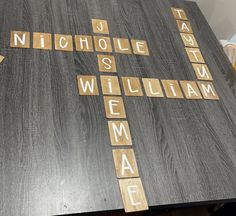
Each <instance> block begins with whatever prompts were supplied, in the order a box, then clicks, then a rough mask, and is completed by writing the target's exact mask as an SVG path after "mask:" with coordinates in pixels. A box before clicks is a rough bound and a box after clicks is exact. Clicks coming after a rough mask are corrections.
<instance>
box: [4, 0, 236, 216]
mask: <svg viewBox="0 0 236 216" xmlns="http://www.w3.org/2000/svg"><path fill="white" fill-rule="evenodd" d="M172 6H174V7H180V8H183V9H184V10H185V12H186V15H187V17H188V19H189V20H190V23H191V26H192V29H193V33H194V36H195V38H196V40H197V43H198V45H199V47H200V49H201V52H202V54H203V57H204V59H205V61H206V63H207V65H208V67H209V70H210V72H211V74H212V77H213V84H214V86H215V88H216V91H217V93H218V95H219V97H220V100H219V101H208V100H187V99H179V100H178V99H167V98H148V97H146V96H143V97H125V96H123V98H124V104H125V108H126V114H127V118H128V121H129V126H130V131H131V134H132V139H133V140H132V143H133V149H134V152H135V156H136V160H137V165H138V167H139V174H140V178H141V179H142V184H143V186H144V190H145V194H146V197H147V200H148V204H149V206H150V207H159V206H163V205H171V206H173V205H183V204H184V205H191V204H192V203H198V202H213V203H218V202H227V201H229V200H232V199H233V200H235V198H236V187H235V185H236V98H235V97H236V74H235V72H234V71H233V68H232V66H231V65H230V63H229V61H228V60H227V58H226V56H225V54H224V52H223V49H222V47H221V45H220V44H219V42H218V41H217V39H216V37H215V36H214V34H213V32H212V30H211V29H210V27H209V25H208V24H207V22H206V20H205V18H204V17H203V15H202V13H201V12H200V10H199V8H198V7H197V5H196V4H195V3H191V2H188V3H184V2H183V1H182V0H148V1H147V0H50V1H48V0H40V1H35V0H0V54H1V55H2V56H4V57H5V59H4V61H3V62H2V63H1V64H0V215H4V216H15V215H19V216H21V215H22V216H32V215H34V216H42V215H60V214H71V213H81V212H92V211H105V210H115V209H122V208H123V204H122V200H121V194H120V191H119V185H118V181H117V179H116V174H115V167H114V163H113V156H112V147H111V144H110V138H109V133H108V125H107V120H106V116H105V109H104V104H103V97H102V95H101V84H100V82H98V88H99V92H100V96H80V95H79V93H78V89H77V80H76V76H77V75H94V76H97V77H98V76H99V75H100V74H99V73H100V72H99V71H98V64H97V57H96V53H93V52H76V51H75V52H63V51H55V49H54V48H53V50H38V49H32V44H33V43H32V40H31V48H30V49H19V48H10V31H13V30H15V31H29V32H31V34H32V33H33V32H45V33H53V34H66V35H76V34H77V35H92V34H93V33H92V32H93V31H92V24H91V19H104V20H107V21H108V26H109V35H110V36H111V37H115V38H128V39H129V40H131V39H137V40H146V41H147V44H148V45H149V54H150V55H149V56H137V55H124V54H120V53H114V56H115V58H116V66H117V75H118V76H130V77H140V78H141V77H142V78H158V79H166V80H196V75H195V72H194V69H193V67H192V65H191V63H190V62H189V59H188V56H187V54H186V52H185V48H184V45H183V41H182V39H181V36H180V34H179V31H178V27H177V24H176V21H175V19H174V17H173V14H172V12H171V7H172ZM31 37H32V35H31ZM52 47H54V46H52ZM122 95H124V92H123V89H122Z"/></svg>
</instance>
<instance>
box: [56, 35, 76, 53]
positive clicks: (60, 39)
mask: <svg viewBox="0 0 236 216" xmlns="http://www.w3.org/2000/svg"><path fill="white" fill-rule="evenodd" d="M54 37H55V50H60V51H73V43H72V36H71V35H63V34H55V35H54Z"/></svg>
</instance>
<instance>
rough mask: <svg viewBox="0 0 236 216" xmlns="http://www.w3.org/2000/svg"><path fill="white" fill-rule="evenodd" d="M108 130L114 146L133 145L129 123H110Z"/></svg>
mask: <svg viewBox="0 0 236 216" xmlns="http://www.w3.org/2000/svg"><path fill="white" fill-rule="evenodd" d="M108 128H109V135H110V141H111V145H112V146H131V145H132V138H131V135H130V129H129V124H128V122H127V121H108Z"/></svg>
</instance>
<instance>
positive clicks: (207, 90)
mask: <svg viewBox="0 0 236 216" xmlns="http://www.w3.org/2000/svg"><path fill="white" fill-rule="evenodd" d="M197 84H198V86H199V88H200V91H201V93H202V95H203V97H204V99H208V100H219V96H218V95H217V93H216V90H215V88H214V86H213V84H212V83H211V82H204V81H198V82H197Z"/></svg>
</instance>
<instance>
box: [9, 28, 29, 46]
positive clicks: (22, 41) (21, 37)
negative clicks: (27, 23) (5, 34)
mask: <svg viewBox="0 0 236 216" xmlns="http://www.w3.org/2000/svg"><path fill="white" fill-rule="evenodd" d="M10 47H18V48H30V33H29V32H22V31H11V41H10Z"/></svg>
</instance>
